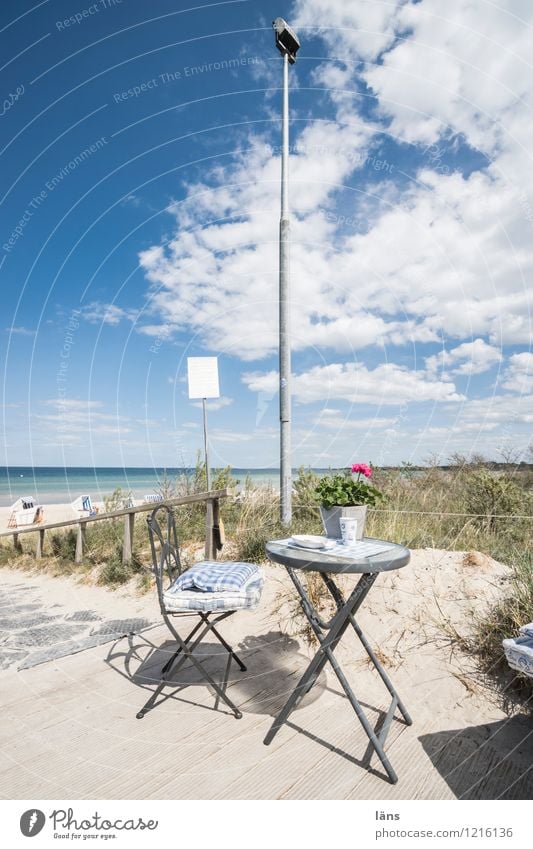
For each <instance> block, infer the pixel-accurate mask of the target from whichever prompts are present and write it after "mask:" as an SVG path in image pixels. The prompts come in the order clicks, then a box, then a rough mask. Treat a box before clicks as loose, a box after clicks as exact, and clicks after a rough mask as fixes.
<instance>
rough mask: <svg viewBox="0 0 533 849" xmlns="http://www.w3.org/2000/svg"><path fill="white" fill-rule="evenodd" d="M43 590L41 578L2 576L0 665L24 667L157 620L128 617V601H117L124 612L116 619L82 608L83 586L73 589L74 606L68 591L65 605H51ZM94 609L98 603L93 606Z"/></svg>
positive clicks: (89, 645) (99, 642)
mask: <svg viewBox="0 0 533 849" xmlns="http://www.w3.org/2000/svg"><path fill="white" fill-rule="evenodd" d="M10 578H11V580H10ZM48 580H50V579H48ZM52 580H53V579H52ZM58 586H59V585H58ZM42 588H43V579H42V576H40V578H39V583H34V582H33V581H32V579H31V578H28V579H27V581H24V580H22V581H20V580H18V581H16V580H13V576H12V575H9V573H7V575H4V576H3V578H2V583H0V669H9V668H11V667H12V668H14V669H18V670H21V669H29V668H30V667H32V666H37V665H38V664H41V663H46V662H48V661H50V660H56V659H57V658H60V657H65V656H66V655H70V654H76V653H77V652H80V651H83V650H84V649H90V648H94V647H95V646H99V645H102V644H103V643H109V642H111V641H112V640H116V639H117V638H119V637H122V636H124V635H128V634H132V633H138V632H140V631H142V630H143V629H145V628H147V627H150V626H151V625H152V624H153V623H154V621H156V620H154V619H148V618H146V617H138V616H137V617H136V616H131V615H129V616H128V607H131V604H130V605H128V604H127V603H126V604H124V603H122V604H121V605H120V607H121V608H122V610H123V613H122V615H121V617H120V618H118V617H116V618H110V617H109V616H108V615H107V616H106V613H105V612H104V611H102V610H100V611H98V610H94V609H93V608H92V607H84V606H83V600H84V596H87V592H84V590H89V588H84V587H79V589H77V593H78V594H79V596H80V598H79V602H80V603H79V607H78V605H77V604H76V605H74V606H73V605H72V601H77V599H76V598H75V597H74V599H73V598H72V594H71V595H70V597H69V598H68V603H63V604H62V603H60V602H55V603H52V604H50V602H49V600H48V599H46V598H43V589H42ZM89 592H91V590H89ZM92 592H94V590H93V591H92ZM101 592H103V590H102V591H101ZM91 600H93V599H92V598H91ZM97 607H100V608H101V607H102V605H100V604H97Z"/></svg>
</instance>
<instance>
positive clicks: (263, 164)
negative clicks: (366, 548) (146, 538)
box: [0, 0, 533, 467]
mask: <svg viewBox="0 0 533 849" xmlns="http://www.w3.org/2000/svg"><path fill="white" fill-rule="evenodd" d="M476 5H477V7H478V8H477V10H476V9H475V8H474V6H476ZM474 6H473V4H471V3H470V2H468V0H450V2H448V3H447V4H446V6H445V8H443V4H442V3H439V2H437V0H420V2H414V0H413V2H411V1H410V0H397V2H393V0H388V2H380V0H373V2H370V0H361V2H358V3H351V4H347V3H346V2H342V1H341V0H328V1H327V2H326V0H294V2H281V0H279V2H277V3H275V4H274V5H272V4H271V3H266V2H256V0H242V2H241V0H233V1H232V2H226V3H211V4H198V5H197V6H192V4H191V6H189V5H188V4H185V3H179V2H178V3H177V2H176V1H175V0H172V2H170V0H155V2H153V3H151V4H149V5H147V4H146V3H144V2H140V0H122V2H119V0H97V2H94V3H89V2H85V0H79V2H78V0H70V1H69V2H67V0H45V2H39V3H33V2H29V0H20V2H19V0H17V2H15V0H7V1H6V2H4V3H3V4H2V8H1V12H0V15H1V20H0V39H1V40H2V54H1V55H2V56H3V57H4V60H3V61H4V65H3V68H2V70H1V73H2V91H3V98H4V102H3V104H2V108H1V110H0V111H1V112H2V114H1V124H0V126H1V129H2V134H1V162H2V168H1V182H2V185H1V195H2V236H1V240H0V241H1V247H0V263H1V265H0V275H1V278H2V326H1V329H2V333H1V342H0V345H1V351H2V364H3V402H4V417H3V438H4V443H5V453H4V456H5V460H4V461H2V462H5V463H6V464H12V465H14V464H21V465H28V464H31V463H34V464H35V465H62V464H63V463H66V464H69V465H92V464H95V465H121V464H125V465H137V466H149V465H151V464H154V465H166V466H172V465H181V464H188V463H190V462H192V461H194V456H195V453H196V450H197V449H199V448H201V446H202V430H201V410H200V409H199V408H198V406H197V405H195V404H194V403H192V402H190V401H189V400H188V397H187V383H186V374H187V368H186V361H187V357H188V356H213V355H217V356H218V358H219V371H220V385H221V396H222V397H221V398H220V399H219V400H218V401H214V402H211V404H210V408H211V409H210V428H211V437H212V462H213V464H214V465H223V464H226V463H229V464H231V465H233V466H236V467H242V466H250V467H263V466H274V467H275V466H277V465H278V450H279V449H278V399H277V392H276V389H277V382H278V377H277V371H276V370H277V285H278V267H277V232H278V220H279V174H280V148H279V145H280V122H279V112H280V83H281V66H282V63H281V58H280V57H279V54H278V53H277V51H276V49H275V47H274V39H273V33H272V30H271V21H272V19H273V17H275V16H277V15H282V16H284V17H285V18H286V19H287V20H289V21H290V22H291V24H292V25H293V26H294V28H295V29H296V30H297V32H298V34H299V36H300V40H301V43H302V47H301V50H300V53H299V54H298V61H297V63H296V65H295V66H293V67H291V69H290V78H291V163H290V175H291V190H290V201H291V211H292V217H293V221H292V238H293V242H292V256H291V259H292V264H291V274H292V277H291V298H292V342H293V464H294V465H295V466H297V465H299V464H305V465H312V466H329V465H333V466H335V465H345V464H347V463H349V462H357V461H365V462H368V461H372V462H374V463H376V464H390V463H398V462H400V461H402V460H405V461H411V462H422V461H424V460H425V459H427V458H429V457H430V456H433V457H435V456H437V457H439V458H440V460H441V461H443V462H444V461H445V460H446V458H448V457H449V456H450V455H451V454H452V453H454V452H461V453H465V454H469V453H471V452H478V453H483V454H485V455H487V456H490V457H495V458H498V457H501V454H502V452H503V453H505V452H506V451H508V450H509V449H515V450H516V451H517V452H518V453H519V454H520V456H522V457H523V458H524V459H527V458H528V457H529V458H530V449H529V446H530V433H531V423H532V421H533V393H532V371H533V354H532V353H531V272H532V268H533V238H532V236H533V169H532V167H531V164H532V163H531V159H532V139H531V129H530V128H531V109H532V106H533V97H532V80H533V75H532V68H531V63H530V58H529V57H530V50H529V46H530V43H531V35H532V29H531V27H532V20H533V9H531V7H530V4H528V3H527V2H525V0H506V2H502V3H500V4H499V7H498V6H496V5H495V4H494V3H489V2H486V3H485V2H483V0H480V2H479V3H478V4H474ZM479 7H483V8H482V9H480V8H479ZM528 452H529V453H528Z"/></svg>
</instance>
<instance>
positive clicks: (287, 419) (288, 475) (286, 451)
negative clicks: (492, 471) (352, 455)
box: [272, 18, 300, 525]
mask: <svg viewBox="0 0 533 849" xmlns="http://www.w3.org/2000/svg"><path fill="white" fill-rule="evenodd" d="M272 26H273V27H274V31H275V34H276V47H277V48H278V50H279V51H280V53H281V55H282V56H283V121H282V147H281V218H280V222H279V421H280V518H281V523H282V524H283V525H290V523H291V520H292V468H291V386H290V379H291V340H290V324H289V306H290V299H289V249H290V221H289V63H290V64H291V65H294V63H295V62H296V53H297V51H298V49H299V47H300V42H299V41H298V38H297V37H296V35H295V33H294V32H293V31H292V29H291V28H290V26H289V25H288V24H287V23H286V22H285V21H284V20H283V18H276V20H275V21H273V23H272Z"/></svg>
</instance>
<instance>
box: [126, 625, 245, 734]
mask: <svg viewBox="0 0 533 849" xmlns="http://www.w3.org/2000/svg"><path fill="white" fill-rule="evenodd" d="M164 618H165V621H166V624H167V627H168V628H169V630H170V632H171V633H172V634H173V636H174V637H175V639H176V642H177V643H178V651H176V652H174V655H173V656H172V658H171V659H170V665H169V663H168V662H167V663H166V664H165V667H167V670H166V672H165V673H164V674H163V677H162V679H161V681H160V683H159V685H158V686H157V688H156V689H155V690H154V692H153V693H152V695H151V696H150V698H149V699H148V701H147V702H146V704H145V705H144V706H143V707H142V708H141V710H140V711H139V712H138V713H137V719H142V718H143V717H144V715H145V714H146V713H148V711H149V710H151V709H152V708H153V707H154V705H155V702H156V700H157V698H158V696H159V695H160V693H161V691H162V690H163V688H164V687H165V686H166V685H167V684H169V683H171V682H170V681H169V678H170V673H171V671H172V665H173V663H174V661H175V659H176V658H177V657H178V654H180V653H181V658H180V660H179V662H178V665H177V666H176V668H175V669H174V673H176V672H177V671H178V670H179V669H180V668H181V667H182V666H183V664H184V663H185V661H186V660H190V661H191V663H192V664H193V665H194V666H195V667H196V669H197V670H198V671H199V672H200V673H201V674H202V676H203V677H204V679H205V680H206V681H207V682H208V684H210V685H211V687H212V688H213V690H214V691H215V693H216V694H217V702H216V704H217V705H218V702H219V700H220V699H222V701H223V702H225V704H226V705H227V706H228V707H229V708H230V710H232V711H233V714H234V715H235V718H236V719H242V713H241V711H240V710H239V709H238V707H237V706H236V705H234V704H233V702H232V701H231V699H230V698H229V697H228V696H227V695H226V693H225V687H226V685H227V676H228V672H229V669H227V671H226V676H225V679H224V682H223V687H220V686H219V685H218V684H217V683H216V681H214V680H213V678H212V677H211V675H210V674H209V672H208V671H207V670H206V669H205V668H204V666H203V665H202V663H201V662H200V661H199V660H198V659H197V658H196V657H195V656H194V654H193V651H194V649H195V648H196V646H197V645H198V644H199V643H200V642H201V640H202V639H203V638H204V636H205V635H206V634H207V633H208V632H209V631H210V630H211V629H212V625H211V623H210V622H207V623H206V622H204V624H205V628H204V629H203V630H202V632H201V634H200V636H199V637H197V638H196V640H195V641H194V643H193V644H192V645H191V646H189V645H188V644H187V643H186V642H185V640H183V639H182V638H181V637H180V635H179V634H178V632H177V631H176V629H175V628H173V626H172V624H171V623H170V621H169V620H168V619H167V617H164ZM195 631H196V632H197V631H198V627H197V628H196V629H195ZM190 636H191V635H189V637H188V638H187V639H190ZM229 663H231V653H230V656H229Z"/></svg>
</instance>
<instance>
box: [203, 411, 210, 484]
mask: <svg viewBox="0 0 533 849" xmlns="http://www.w3.org/2000/svg"><path fill="white" fill-rule="evenodd" d="M206 400H207V399H206V398H202V405H203V408H204V454H205V476H206V480H207V491H208V492H209V491H210V489H211V472H210V469H209V440H208V438H207V406H206Z"/></svg>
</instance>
